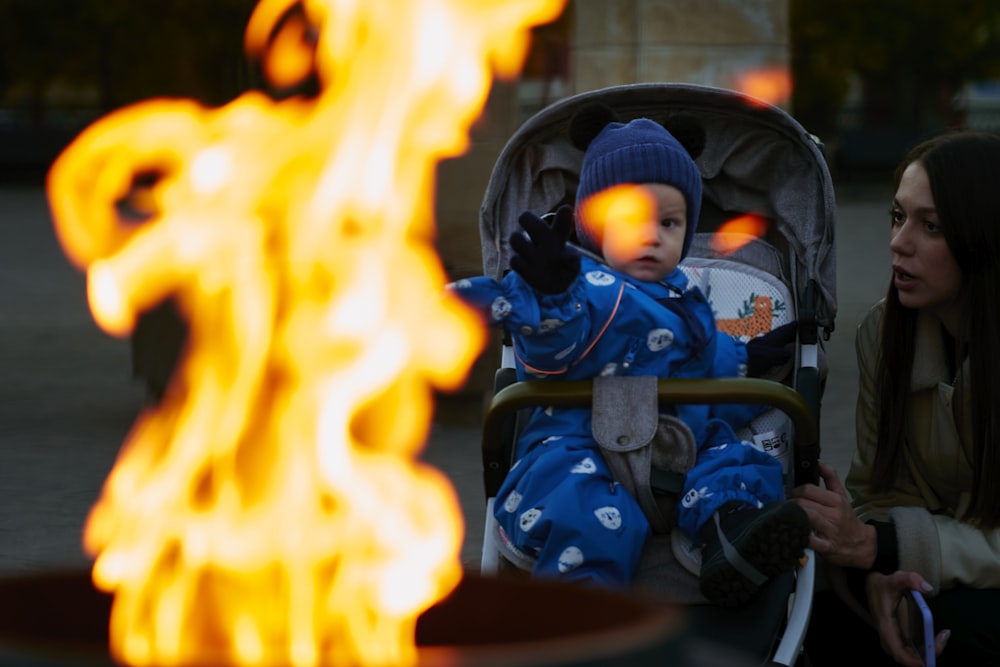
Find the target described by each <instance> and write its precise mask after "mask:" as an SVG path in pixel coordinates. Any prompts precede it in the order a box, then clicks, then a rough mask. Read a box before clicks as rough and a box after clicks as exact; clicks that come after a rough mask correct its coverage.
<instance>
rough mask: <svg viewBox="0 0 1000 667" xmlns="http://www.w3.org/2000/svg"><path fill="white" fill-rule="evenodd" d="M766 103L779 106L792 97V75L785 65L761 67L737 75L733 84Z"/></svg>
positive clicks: (737, 88)
mask: <svg viewBox="0 0 1000 667" xmlns="http://www.w3.org/2000/svg"><path fill="white" fill-rule="evenodd" d="M733 87H734V88H735V89H736V90H739V91H740V92H743V93H746V94H747V95H750V96H751V97H754V98H756V99H758V100H760V101H762V102H766V103H767V104H773V105H775V106H781V105H783V104H787V103H788V101H789V100H791V99H792V75H791V73H790V72H789V71H788V69H787V68H786V67H763V68H761V69H755V70H750V71H749V72H744V73H743V74H742V75H740V76H738V77H737V79H736V83H735V85H734V86H733Z"/></svg>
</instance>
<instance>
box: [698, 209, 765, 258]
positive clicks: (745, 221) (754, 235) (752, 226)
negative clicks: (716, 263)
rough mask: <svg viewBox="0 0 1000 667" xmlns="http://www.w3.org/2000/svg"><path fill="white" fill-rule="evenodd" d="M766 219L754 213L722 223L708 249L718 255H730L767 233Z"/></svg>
mask: <svg viewBox="0 0 1000 667" xmlns="http://www.w3.org/2000/svg"><path fill="white" fill-rule="evenodd" d="M769 224H770V223H769V222H768V220H767V218H765V217H764V216H761V215H756V214H754V213H748V214H746V215H741V216H739V217H737V218H733V219H731V220H727V221H726V222H724V223H722V225H721V226H720V227H719V229H718V230H716V232H715V234H713V235H712V240H711V242H710V244H709V245H710V247H711V248H712V250H713V251H715V252H717V253H719V254H720V255H731V254H732V253H734V252H736V251H737V250H739V249H740V248H742V247H743V246H745V245H746V244H748V243H750V242H751V241H753V240H754V239H758V238H761V237H763V236H764V235H765V234H766V233H767V229H768V225H769Z"/></svg>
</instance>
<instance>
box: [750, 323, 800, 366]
mask: <svg viewBox="0 0 1000 667" xmlns="http://www.w3.org/2000/svg"><path fill="white" fill-rule="evenodd" d="M798 326H799V323H798V322H789V323H788V324H782V325H781V326H780V327H778V328H777V329H774V330H772V331H769V332H767V333H766V334H764V335H763V336H758V337H757V338H754V339H751V340H750V341H749V342H748V343H747V375H748V376H750V377H761V376H762V375H764V374H765V373H767V371H769V370H771V369H772V368H777V367H779V366H784V365H785V364H787V363H788V362H789V360H790V359H791V358H792V350H791V344H792V343H794V342H795V334H796V331H797V329H798Z"/></svg>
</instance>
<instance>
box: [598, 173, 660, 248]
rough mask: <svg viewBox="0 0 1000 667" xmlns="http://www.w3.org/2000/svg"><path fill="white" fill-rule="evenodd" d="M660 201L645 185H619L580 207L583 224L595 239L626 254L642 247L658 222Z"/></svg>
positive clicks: (599, 193)
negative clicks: (654, 224) (648, 229)
mask: <svg viewBox="0 0 1000 667" xmlns="http://www.w3.org/2000/svg"><path fill="white" fill-rule="evenodd" d="M655 216H656V201H655V200H654V199H653V196H652V195H651V194H650V192H649V190H647V189H646V188H644V187H643V186H641V185H635V184H631V183H625V184H622V185H615V186H613V187H610V188H607V189H605V190H602V191H600V192H597V193H595V194H594V195H593V196H591V197H588V198H587V199H586V200H584V201H583V202H581V204H580V220H581V221H582V222H583V224H584V225H585V226H586V227H587V228H588V230H589V232H590V234H591V235H592V236H593V237H594V238H598V239H604V243H605V244H612V245H614V246H616V247H617V248H618V249H619V252H621V253H622V254H628V253H630V252H633V251H635V250H636V249H638V248H639V247H641V246H642V244H643V243H644V241H645V239H646V238H647V237H648V235H649V234H648V232H646V231H645V230H646V228H647V227H648V225H649V224H650V223H651V222H653V221H654V220H655Z"/></svg>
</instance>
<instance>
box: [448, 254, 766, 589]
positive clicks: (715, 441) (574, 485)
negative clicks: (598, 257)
mask: <svg viewBox="0 0 1000 667" xmlns="http://www.w3.org/2000/svg"><path fill="white" fill-rule="evenodd" d="M451 287H452V289H454V290H455V291H456V292H457V294H458V295H459V296H460V297H461V298H462V299H463V300H465V301H466V302H468V303H470V304H472V305H473V306H476V307H479V308H481V309H483V311H484V312H485V313H486V315H487V318H488V320H489V322H490V323H491V324H493V325H496V326H501V327H503V328H505V329H506V330H507V331H508V332H510V334H511V336H512V339H513V344H514V351H515V354H516V356H517V374H518V379H520V380H525V379H532V380H537V379H545V380H549V379H551V380H556V381H559V380H581V379H590V378H594V377H597V376H604V375H655V376H657V377H661V378H668V377H675V378H709V377H734V376H739V375H745V372H746V358H747V357H746V348H745V346H744V345H743V344H742V343H741V342H739V341H737V340H735V339H733V338H731V337H730V336H728V335H727V334H725V333H720V332H718V331H717V330H716V327H715V318H714V315H713V314H712V309H711V306H710V304H709V303H708V302H707V301H706V299H705V297H704V295H703V294H702V293H701V291H700V290H699V289H698V288H696V287H695V288H692V289H687V278H686V277H685V276H684V274H683V272H681V271H680V270H675V271H674V272H673V273H672V274H671V275H670V276H668V278H667V279H666V280H665V281H662V282H659V283H647V282H642V281H637V280H635V279H632V278H630V277H628V276H626V275H624V274H621V273H618V272H616V271H614V270H612V269H610V268H609V267H607V266H605V265H603V264H599V263H598V262H596V261H594V260H592V259H590V258H589V257H586V256H585V257H583V258H582V266H581V271H580V274H579V275H578V276H577V278H576V279H575V281H574V282H573V284H572V285H571V286H570V288H569V289H568V290H567V291H566V292H564V293H562V294H555V295H552V294H543V293H540V292H536V291H535V290H534V289H533V288H532V287H531V286H530V285H528V284H527V283H526V282H525V281H524V280H523V279H522V278H521V277H520V276H519V275H518V274H517V273H516V272H514V271H511V272H510V273H508V274H507V276H506V277H505V278H504V280H503V282H498V281H496V280H494V279H492V278H489V277H486V276H480V277H476V278H469V279H464V280H460V281H457V282H455V283H453V284H452V286H451ZM761 409H762V408H761V406H740V405H723V404H719V405H677V406H675V414H676V416H677V417H679V418H680V419H681V420H682V421H684V422H685V423H686V424H687V425H688V426H689V427H690V428H691V430H692V432H693V433H694V436H695V442H696V443H697V444H698V455H697V461H696V464H695V466H694V468H692V469H691V470H690V471H689V472H688V474H687V478H686V482H685V486H684V496H683V498H682V500H681V502H679V503H678V505H677V507H678V516H677V519H678V527H679V528H680V529H681V530H683V531H684V532H685V533H686V534H687V535H688V536H689V537H691V538H692V539H695V541H696V542H699V541H700V540H698V538H697V535H698V530H699V528H700V527H701V526H702V525H703V524H704V523H705V522H706V521H708V520H709V519H710V518H711V515H712V513H713V512H715V511H716V510H717V509H718V508H719V507H720V506H721V505H723V504H724V503H727V502H730V501H742V502H745V503H748V504H751V505H756V506H760V505H762V504H766V503H768V502H771V501H773V500H777V499H781V498H783V497H784V489H783V486H782V475H781V464H780V463H779V462H778V461H777V460H776V459H774V458H773V457H771V456H770V455H769V454H767V453H764V452H761V451H759V450H757V449H755V448H754V447H753V446H752V445H750V444H749V443H741V442H740V440H739V438H737V437H736V435H735V434H734V432H733V428H734V427H736V428H738V427H740V426H743V425H744V424H746V423H747V422H748V421H749V420H750V419H752V418H753V417H754V416H756V414H759V412H760V411H761ZM514 460H515V463H514V465H513V467H512V468H511V470H510V472H509V473H508V475H507V477H506V478H505V480H504V482H503V485H502V486H501V488H500V490H499V493H498V495H497V506H496V508H495V516H496V519H497V521H498V522H499V524H500V527H501V539H502V540H503V541H504V542H505V543H506V546H507V547H508V548H509V549H512V550H513V551H514V553H516V554H520V555H522V556H523V557H524V558H523V560H524V561H526V562H531V561H534V565H533V568H532V571H533V573H534V574H535V576H540V577H548V578H560V579H563V580H572V581H586V582H592V583H597V584H602V585H606V586H611V587H625V586H628V585H629V583H630V582H631V580H632V578H633V576H634V574H635V571H636V567H637V565H638V561H639V556H640V554H641V551H642V548H643V545H644V544H645V542H646V539H647V537H648V536H649V535H650V533H651V530H650V526H649V522H648V520H647V519H646V517H645V515H644V514H643V511H642V509H641V508H640V506H639V504H638V502H637V501H636V500H635V499H634V498H632V496H631V495H630V494H628V493H627V492H626V491H625V489H624V488H623V487H621V486H620V485H619V484H617V483H616V482H615V481H614V480H613V478H612V476H611V473H610V471H609V469H608V467H607V465H606V464H605V462H604V458H603V456H602V455H601V451H600V447H599V445H598V444H597V443H596V442H595V441H594V437H593V435H592V433H591V414H590V409H589V408H552V407H548V408H546V407H539V408H536V409H535V410H534V412H533V414H532V416H531V418H530V420H529V422H528V424H527V425H526V427H525V429H524V430H523V432H522V433H521V435H520V437H519V439H518V442H517V444H516V449H515V456H514Z"/></svg>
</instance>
